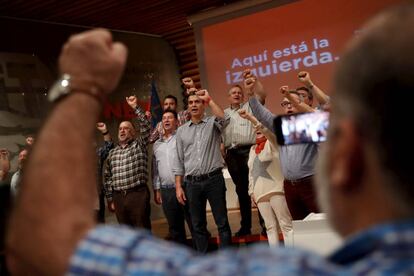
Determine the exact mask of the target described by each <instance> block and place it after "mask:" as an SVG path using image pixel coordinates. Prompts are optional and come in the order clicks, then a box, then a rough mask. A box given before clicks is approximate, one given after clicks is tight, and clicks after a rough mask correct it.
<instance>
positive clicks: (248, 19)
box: [194, 0, 401, 113]
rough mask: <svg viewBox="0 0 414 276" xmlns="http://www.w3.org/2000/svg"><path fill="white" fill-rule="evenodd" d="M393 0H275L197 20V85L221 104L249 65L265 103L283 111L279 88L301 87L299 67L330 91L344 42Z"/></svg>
mask: <svg viewBox="0 0 414 276" xmlns="http://www.w3.org/2000/svg"><path fill="white" fill-rule="evenodd" d="M285 2H286V1H285ZM398 2H401V1H396V0H369V1H360V0H335V1H333V0H302V1H295V2H290V3H288V4H284V5H280V1H278V3H276V2H275V3H274V4H273V7H270V8H269V7H268V6H269V5H267V7H266V9H265V10H261V11H260V10H259V11H257V7H256V9H255V10H254V11H253V13H250V14H247V15H246V14H244V15H242V16H238V17H235V18H234V16H237V14H235V15H233V16H231V15H230V17H233V18H230V19H229V16H227V19H223V18H212V19H207V20H205V21H204V22H203V21H200V22H198V23H197V22H196V23H195V26H194V29H195V32H196V40H197V55H198V59H199V61H200V71H201V82H202V86H203V88H207V89H208V90H209V92H210V93H211V95H212V96H213V98H214V99H215V100H216V102H218V103H219V104H220V105H221V106H222V107H223V108H225V107H227V106H228V103H227V91H228V89H229V88H230V87H231V85H233V84H241V80H242V79H241V76H242V74H241V73H242V71H243V70H244V69H246V68H253V70H254V71H255V73H256V75H258V77H259V78H260V80H261V81H262V83H263V85H264V87H265V89H266V91H267V94H268V99H267V100H266V106H267V107H268V108H269V109H270V110H271V111H272V112H274V113H280V112H282V109H281V107H280V101H281V100H282V97H281V94H280V93H279V87H280V86H282V85H289V87H290V88H297V87H299V86H301V83H300V82H299V81H298V79H297V74H298V72H300V71H302V70H305V71H308V72H309V73H310V74H311V77H312V80H313V81H314V83H315V84H316V85H318V86H319V87H320V88H321V89H322V90H324V91H325V92H328V93H329V89H330V79H331V77H332V75H333V71H334V66H335V63H336V61H337V60H339V59H340V53H341V50H342V48H343V47H344V45H345V43H346V41H347V40H348V39H350V38H351V37H352V36H353V35H358V33H359V32H360V31H361V30H360V27H361V25H362V24H363V23H364V22H365V21H366V20H367V19H368V18H370V17H371V16H372V15H374V14H375V13H377V12H379V11H380V10H382V9H383V8H386V7H389V6H391V5H393V4H396V3H398ZM276 5H279V6H277V7H275V6H276ZM244 13H246V12H244ZM223 20H225V21H223Z"/></svg>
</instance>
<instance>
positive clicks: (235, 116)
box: [223, 102, 256, 149]
mask: <svg viewBox="0 0 414 276" xmlns="http://www.w3.org/2000/svg"><path fill="white" fill-rule="evenodd" d="M239 110H246V112H247V113H250V114H251V113H252V109H251V107H250V104H249V102H245V103H244V104H242V105H241V106H240V108H231V107H229V108H226V109H225V110H224V113H225V114H227V115H228V116H229V117H230V122H229V124H228V125H227V127H226V128H225V129H224V130H223V141H224V147H225V148H226V149H231V148H237V147H239V146H247V145H253V144H254V143H255V142H256V133H255V131H254V128H253V126H252V123H251V122H250V121H249V120H246V119H243V118H242V117H240V115H239V113H238V111H239Z"/></svg>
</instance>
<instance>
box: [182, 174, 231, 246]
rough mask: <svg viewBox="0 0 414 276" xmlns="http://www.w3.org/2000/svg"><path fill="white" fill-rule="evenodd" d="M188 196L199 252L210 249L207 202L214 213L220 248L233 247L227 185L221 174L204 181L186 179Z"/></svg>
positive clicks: (194, 236) (194, 237)
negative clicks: (227, 202)
mask: <svg viewBox="0 0 414 276" xmlns="http://www.w3.org/2000/svg"><path fill="white" fill-rule="evenodd" d="M184 182H185V186H186V195H187V200H188V202H189V206H190V213H191V220H192V223H193V234H194V235H193V239H194V241H195V246H196V249H197V251H198V252H203V253H206V252H207V249H208V232H207V218H206V206H207V200H208V202H209V203H210V206H211V211H212V212H213V216H214V221H215V222H216V225H217V229H218V232H219V236H220V247H226V246H229V245H231V230H230V225H229V220H228V218H227V206H226V185H225V182H224V178H223V175H222V174H221V173H220V174H218V175H215V176H213V177H211V178H208V179H205V180H202V181H189V180H188V179H185V181H184Z"/></svg>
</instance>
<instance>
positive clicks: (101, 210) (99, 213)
mask: <svg viewBox="0 0 414 276" xmlns="http://www.w3.org/2000/svg"><path fill="white" fill-rule="evenodd" d="M98 197H99V210H98V211H97V213H96V220H97V221H98V223H105V193H104V191H101V192H100V193H99V194H98Z"/></svg>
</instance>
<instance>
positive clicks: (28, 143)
mask: <svg viewBox="0 0 414 276" xmlns="http://www.w3.org/2000/svg"><path fill="white" fill-rule="evenodd" d="M33 143H34V138H33V136H28V137H26V145H28V146H33Z"/></svg>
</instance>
